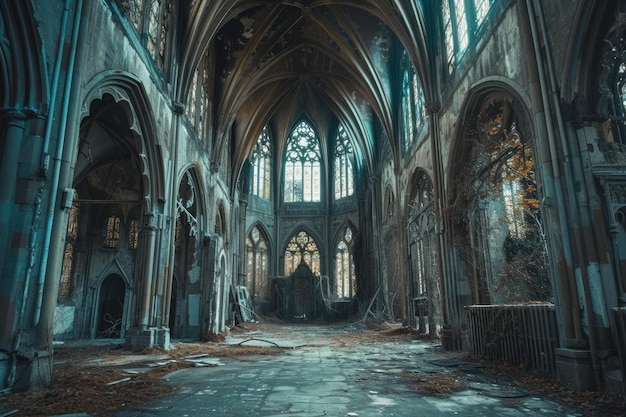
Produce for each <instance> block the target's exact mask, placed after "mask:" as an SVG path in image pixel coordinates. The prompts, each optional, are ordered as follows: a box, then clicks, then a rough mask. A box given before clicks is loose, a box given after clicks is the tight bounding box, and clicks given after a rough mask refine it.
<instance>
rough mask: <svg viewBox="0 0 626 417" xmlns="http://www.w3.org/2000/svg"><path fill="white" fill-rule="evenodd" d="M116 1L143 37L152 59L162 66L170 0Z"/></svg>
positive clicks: (170, 10)
mask: <svg viewBox="0 0 626 417" xmlns="http://www.w3.org/2000/svg"><path fill="white" fill-rule="evenodd" d="M118 3H119V5H120V7H121V9H122V10H123V11H124V13H125V14H126V16H128V20H130V21H131V23H132V24H133V26H134V27H135V29H136V30H137V32H139V34H140V35H142V39H145V47H146V49H147V50H148V52H149V53H150V56H151V57H152V59H153V60H154V61H155V62H156V63H157V65H158V66H159V67H161V68H162V67H163V65H164V64H165V59H166V57H165V52H166V51H167V34H168V30H169V26H170V19H171V15H172V2H171V0H118Z"/></svg>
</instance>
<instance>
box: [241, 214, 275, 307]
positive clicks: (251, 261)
mask: <svg viewBox="0 0 626 417" xmlns="http://www.w3.org/2000/svg"><path fill="white" fill-rule="evenodd" d="M267 248H268V246H267V241H266V240H265V238H264V237H263V235H262V234H261V231H260V230H259V228H258V227H257V226H255V227H253V228H252V230H251V231H250V233H249V234H248V237H247V238H246V261H247V271H246V272H247V275H246V286H247V287H248V291H249V292H250V294H252V295H254V296H259V297H262V298H268V297H269V291H268V281H269V277H268V265H269V262H268V251H267Z"/></svg>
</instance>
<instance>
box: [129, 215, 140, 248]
mask: <svg viewBox="0 0 626 417" xmlns="http://www.w3.org/2000/svg"><path fill="white" fill-rule="evenodd" d="M138 242H139V222H138V221H137V220H135V219H132V220H131V221H130V222H129V223H128V248H129V249H137V245H138Z"/></svg>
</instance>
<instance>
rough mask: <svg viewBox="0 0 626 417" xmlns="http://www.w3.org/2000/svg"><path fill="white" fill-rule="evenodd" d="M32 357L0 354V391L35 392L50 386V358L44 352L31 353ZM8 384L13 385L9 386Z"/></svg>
mask: <svg viewBox="0 0 626 417" xmlns="http://www.w3.org/2000/svg"><path fill="white" fill-rule="evenodd" d="M31 353H32V357H28V358H27V357H24V356H20V355H19V354H18V355H17V356H15V357H14V356H12V355H11V354H5V353H2V352H0V389H7V388H8V389H10V390H12V391H14V392H20V391H28V390H37V389H40V388H45V387H49V386H50V385H52V356H50V352H48V351H46V350H41V351H34V352H31ZM9 384H14V385H13V386H9Z"/></svg>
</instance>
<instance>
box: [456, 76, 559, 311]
mask: <svg viewBox="0 0 626 417" xmlns="http://www.w3.org/2000/svg"><path fill="white" fill-rule="evenodd" d="M471 93H472V94H470V96H469V98H468V100H467V102H466V105H465V106H464V111H463V113H461V114H462V115H463V117H462V119H461V120H462V123H459V125H460V126H461V128H459V131H458V134H457V139H456V141H455V142H456V149H455V150H454V151H453V152H452V158H451V159H450V161H449V164H450V171H449V172H450V173H449V178H450V184H449V187H448V190H449V191H450V193H451V197H452V199H451V202H452V204H451V207H450V208H449V213H451V223H452V224H454V225H455V228H454V230H452V233H453V234H454V236H455V238H456V240H457V241H458V242H460V243H459V244H460V246H461V247H462V249H461V252H463V253H464V258H463V259H464V261H461V262H459V265H461V268H462V269H464V268H467V270H466V272H465V273H464V275H465V276H467V277H469V281H470V282H469V284H470V287H471V289H472V294H471V297H472V300H471V302H474V303H492V302H495V303H502V302H516V301H541V300H546V299H549V298H550V297H551V295H552V286H551V282H550V274H549V272H548V266H547V265H548V263H547V262H548V260H547V256H548V255H547V243H546V237H545V232H544V229H543V221H542V220H541V213H540V211H539V200H538V195H537V193H538V187H539V184H540V180H541V178H540V175H539V174H540V173H537V172H536V170H535V168H534V161H535V156H534V149H535V148H536V146H535V145H537V144H536V143H535V142H534V140H533V138H534V137H535V136H534V132H533V125H532V124H531V122H530V117H529V112H528V110H527V109H528V108H529V107H527V106H526V105H525V103H524V101H523V97H524V96H523V95H521V94H518V92H517V91H515V90H512V89H511V88H510V84H509V83H507V84H504V83H503V82H501V80H498V81H496V82H494V81H490V82H484V83H481V84H480V85H478V86H476V87H475V88H474V89H472V91H471ZM537 146H538V145H537Z"/></svg>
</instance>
